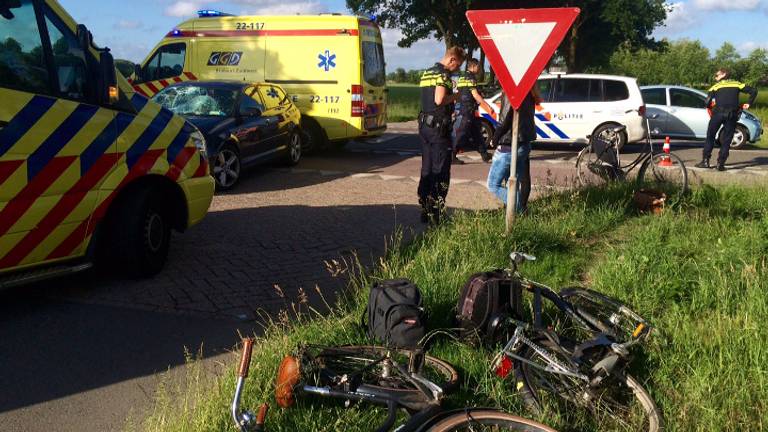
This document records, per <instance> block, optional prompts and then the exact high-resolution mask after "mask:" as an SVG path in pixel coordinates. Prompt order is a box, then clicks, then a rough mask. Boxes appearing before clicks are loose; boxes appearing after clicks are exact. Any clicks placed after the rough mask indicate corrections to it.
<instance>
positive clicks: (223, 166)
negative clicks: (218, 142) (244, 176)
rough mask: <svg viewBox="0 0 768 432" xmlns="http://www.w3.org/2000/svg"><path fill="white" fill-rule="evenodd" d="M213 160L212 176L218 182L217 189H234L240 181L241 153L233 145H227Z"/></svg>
mask: <svg viewBox="0 0 768 432" xmlns="http://www.w3.org/2000/svg"><path fill="white" fill-rule="evenodd" d="M211 159H212V160H211V167H212V169H211V175H212V176H213V179H214V180H216V189H218V190H229V189H232V187H233V186H235V184H236V183H237V182H238V180H240V172H241V170H242V166H241V164H240V152H238V151H237V148H235V147H234V146H233V145H231V144H227V145H225V146H224V147H222V148H221V150H219V152H218V154H216V155H214V156H213V157H212V158H211Z"/></svg>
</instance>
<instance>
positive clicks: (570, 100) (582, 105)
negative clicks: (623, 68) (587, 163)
mask: <svg viewBox="0 0 768 432" xmlns="http://www.w3.org/2000/svg"><path fill="white" fill-rule="evenodd" d="M536 86H537V87H538V90H539V94H540V95H541V102H540V103H539V104H538V105H536V114H535V124H536V142H540V143H569V144H574V143H575V144H586V143H587V142H589V138H588V137H590V136H596V137H599V136H601V135H602V134H604V133H606V131H607V130H609V129H611V128H614V127H617V126H626V127H627V129H626V131H625V132H622V133H621V134H620V136H619V142H618V143H617V144H618V146H619V148H621V147H623V146H624V144H626V143H627V142H637V141H640V140H642V139H644V138H645V126H644V116H645V104H644V102H643V97H642V94H641V93H640V88H639V87H638V85H637V80H636V79H635V78H630V77H624V76H615V75H595V74H567V75H566V74H552V75H542V76H540V77H539V79H538V80H537V81H536ZM486 100H487V101H488V104H489V105H490V106H491V108H492V109H493V110H494V112H493V113H487V112H485V111H484V110H483V109H482V108H479V109H478V111H477V116H478V117H480V118H481V119H482V120H483V135H484V137H485V138H486V142H487V143H489V141H490V139H491V138H492V137H493V131H494V130H495V128H496V125H497V124H498V121H500V120H497V118H496V117H497V115H498V112H499V107H500V106H501V93H498V94H496V95H494V96H493V97H491V98H488V99H486Z"/></svg>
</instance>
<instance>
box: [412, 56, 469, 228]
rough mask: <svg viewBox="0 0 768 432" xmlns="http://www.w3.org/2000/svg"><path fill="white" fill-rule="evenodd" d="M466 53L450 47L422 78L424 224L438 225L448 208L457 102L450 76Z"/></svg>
mask: <svg viewBox="0 0 768 432" xmlns="http://www.w3.org/2000/svg"><path fill="white" fill-rule="evenodd" d="M464 57H465V54H464V50H463V49H461V48H460V47H451V48H448V49H447V50H446V52H445V55H444V56H443V59H442V60H440V62H439V63H435V65H434V66H432V67H431V68H429V69H427V70H426V71H424V74H423V75H422V76H421V82H420V84H419V87H421V112H420V113H419V136H420V137H421V179H420V180H419V189H418V194H419V204H420V205H421V208H422V213H421V220H422V222H425V223H426V222H429V223H432V224H436V223H438V222H439V220H440V214H441V213H442V212H443V211H444V208H445V197H446V196H447V195H448V186H449V184H450V181H451V158H452V155H453V147H452V144H451V112H452V109H451V105H452V104H453V103H454V102H455V100H456V96H455V95H454V94H453V90H452V84H451V77H450V75H451V73H452V72H455V71H457V70H459V68H460V67H461V64H462V63H464Z"/></svg>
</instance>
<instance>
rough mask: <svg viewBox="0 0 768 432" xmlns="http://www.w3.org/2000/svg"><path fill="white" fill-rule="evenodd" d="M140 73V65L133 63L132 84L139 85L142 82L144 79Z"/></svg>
mask: <svg viewBox="0 0 768 432" xmlns="http://www.w3.org/2000/svg"><path fill="white" fill-rule="evenodd" d="M141 74H142V72H141V65H140V64H138V63H135V64H134V65H133V82H134V83H141V82H144V78H143V77H142V75H141Z"/></svg>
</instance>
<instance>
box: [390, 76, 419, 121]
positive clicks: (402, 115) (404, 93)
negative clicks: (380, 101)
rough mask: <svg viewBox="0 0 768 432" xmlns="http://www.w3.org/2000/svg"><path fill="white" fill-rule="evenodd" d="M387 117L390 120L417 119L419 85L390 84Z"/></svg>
mask: <svg viewBox="0 0 768 432" xmlns="http://www.w3.org/2000/svg"><path fill="white" fill-rule="evenodd" d="M387 88H388V89H389V96H388V101H389V103H388V105H387V119H388V121H390V122H404V121H409V120H415V119H416V117H418V115H419V110H420V109H421V107H420V105H419V104H420V102H419V95H420V90H419V86H417V85H414V84H388V85H387Z"/></svg>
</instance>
